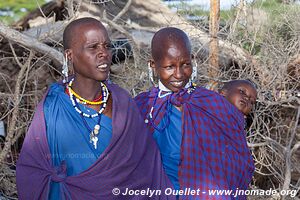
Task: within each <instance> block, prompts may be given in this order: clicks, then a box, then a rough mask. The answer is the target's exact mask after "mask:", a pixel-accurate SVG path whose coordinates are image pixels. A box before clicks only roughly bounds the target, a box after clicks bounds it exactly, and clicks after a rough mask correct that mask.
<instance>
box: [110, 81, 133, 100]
mask: <svg viewBox="0 0 300 200" xmlns="http://www.w3.org/2000/svg"><path fill="white" fill-rule="evenodd" d="M106 85H107V87H108V89H109V91H110V92H112V93H114V95H116V96H117V97H118V98H132V97H131V95H130V94H129V92H128V91H127V90H125V89H124V88H121V87H120V86H119V85H117V84H115V83H111V82H110V83H106Z"/></svg>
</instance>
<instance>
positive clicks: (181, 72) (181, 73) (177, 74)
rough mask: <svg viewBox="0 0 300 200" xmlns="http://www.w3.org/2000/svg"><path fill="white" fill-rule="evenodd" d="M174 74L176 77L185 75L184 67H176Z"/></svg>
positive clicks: (179, 77)
mask: <svg viewBox="0 0 300 200" xmlns="http://www.w3.org/2000/svg"><path fill="white" fill-rule="evenodd" d="M173 75H174V77H175V78H176V79H181V78H182V77H183V71H182V69H181V68H180V67H176V68H175V72H174V74H173Z"/></svg>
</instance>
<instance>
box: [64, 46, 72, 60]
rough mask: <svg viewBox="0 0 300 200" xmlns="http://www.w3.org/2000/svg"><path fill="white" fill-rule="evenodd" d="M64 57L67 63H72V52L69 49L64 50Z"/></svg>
mask: <svg viewBox="0 0 300 200" xmlns="http://www.w3.org/2000/svg"><path fill="white" fill-rule="evenodd" d="M65 57H66V59H67V60H68V61H72V50H71V49H66V50H65Z"/></svg>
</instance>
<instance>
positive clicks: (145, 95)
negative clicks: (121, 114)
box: [134, 91, 150, 102]
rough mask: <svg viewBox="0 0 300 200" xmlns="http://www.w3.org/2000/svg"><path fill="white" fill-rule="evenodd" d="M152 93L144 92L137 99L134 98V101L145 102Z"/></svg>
mask: <svg viewBox="0 0 300 200" xmlns="http://www.w3.org/2000/svg"><path fill="white" fill-rule="evenodd" d="M149 94H150V92H149V91H147V92H142V93H140V94H138V95H137V96H136V97H134V100H135V101H136V102H143V101H147V100H148V96H149Z"/></svg>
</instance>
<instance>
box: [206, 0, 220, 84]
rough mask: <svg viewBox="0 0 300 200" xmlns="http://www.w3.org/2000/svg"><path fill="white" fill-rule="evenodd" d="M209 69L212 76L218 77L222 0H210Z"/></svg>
mask: <svg viewBox="0 0 300 200" xmlns="http://www.w3.org/2000/svg"><path fill="white" fill-rule="evenodd" d="M209 19H210V20H209V33H210V37H211V40H210V44H209V65H210V68H209V71H208V73H209V74H208V75H209V77H211V78H216V77H217V75H218V72H219V42H218V31H219V20H220V0H210V18H209Z"/></svg>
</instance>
